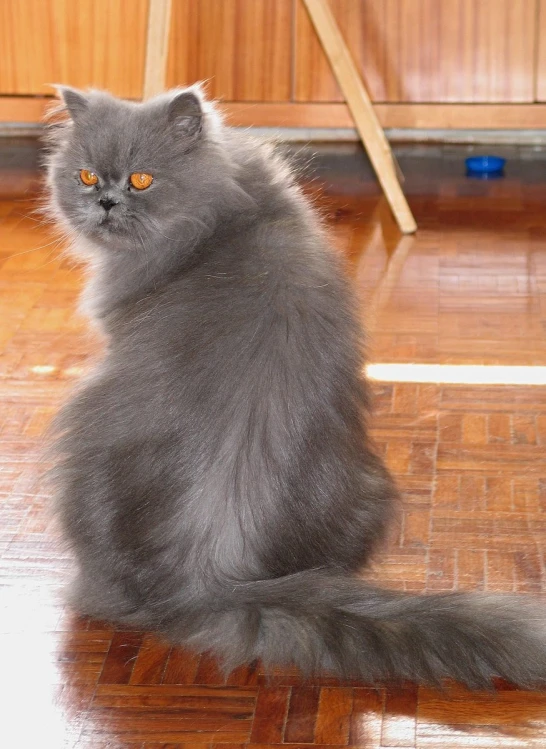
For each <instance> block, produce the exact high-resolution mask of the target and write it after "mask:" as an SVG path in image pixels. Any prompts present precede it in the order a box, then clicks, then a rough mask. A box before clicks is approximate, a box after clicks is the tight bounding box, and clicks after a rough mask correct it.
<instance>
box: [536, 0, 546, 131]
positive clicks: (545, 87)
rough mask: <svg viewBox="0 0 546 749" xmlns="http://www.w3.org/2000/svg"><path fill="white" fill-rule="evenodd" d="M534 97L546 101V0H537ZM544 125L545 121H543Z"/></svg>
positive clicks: (545, 124)
mask: <svg viewBox="0 0 546 749" xmlns="http://www.w3.org/2000/svg"><path fill="white" fill-rule="evenodd" d="M538 2H539V8H538V13H537V24H538V28H537V40H538V50H537V70H536V99H537V101H546V0H538ZM544 126H545V127H546V122H545V123H544Z"/></svg>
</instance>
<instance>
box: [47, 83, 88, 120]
mask: <svg viewBox="0 0 546 749" xmlns="http://www.w3.org/2000/svg"><path fill="white" fill-rule="evenodd" d="M55 88H56V89H57V92H58V94H59V96H60V97H61V99H62V100H63V102H64V105H65V107H66V109H67V111H68V114H69V115H70V117H71V118H72V119H73V120H74V122H75V121H76V120H77V119H79V118H80V117H81V116H82V115H83V114H84V113H85V112H86V111H87V108H88V107H89V100H88V98H87V97H86V95H85V94H84V93H82V92H81V91H78V89H77V88H70V87H69V86H56V87H55Z"/></svg>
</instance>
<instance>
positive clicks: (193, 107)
mask: <svg viewBox="0 0 546 749" xmlns="http://www.w3.org/2000/svg"><path fill="white" fill-rule="evenodd" d="M168 118H169V122H172V123H173V124H174V125H175V127H176V129H177V130H179V131H180V133H182V134H183V135H185V136H187V137H189V138H191V139H192V140H193V139H195V138H198V137H199V135H200V133H201V130H202V129H203V109H202V107H201V100H200V99H199V97H198V96H197V95H196V94H195V93H194V92H193V91H182V92H181V93H179V94H176V95H175V96H174V97H173V98H172V99H171V100H170V102H169V104H168Z"/></svg>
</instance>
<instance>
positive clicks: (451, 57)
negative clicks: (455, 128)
mask: <svg viewBox="0 0 546 749" xmlns="http://www.w3.org/2000/svg"><path fill="white" fill-rule="evenodd" d="M542 1H543V2H544V0H542ZM536 2H537V0H330V3H331V6H332V10H333V12H334V14H335V16H336V18H337V20H338V23H339V25H340V28H341V30H342V32H343V34H344V36H345V39H346V40H347V43H348V45H349V47H350V49H351V52H352V53H353V55H354V57H355V60H356V61H357V64H358V65H359V67H360V69H361V70H362V73H363V76H364V79H365V80H366V83H367V85H368V88H369V90H370V93H371V95H372V98H373V99H374V100H375V101H381V102H436V103H438V102H461V103H464V102H484V103H487V102H531V101H533V100H534V57H535V47H536V42H535V40H536V34H535V23H536V8H537V5H536ZM295 38H296V54H295V99H296V101H341V94H340V92H339V89H338V87H337V84H336V83H335V80H334V78H333V76H332V74H331V72H330V69H329V66H328V64H327V61H326V59H325V57H324V54H323V52H322V50H321V49H320V47H319V44H318V41H317V39H316V36H315V34H314V32H313V29H312V27H311V24H310V21H309V18H308V16H307V13H306V11H305V9H304V8H303V6H302V5H301V4H300V3H298V4H297V7H296V34H295Z"/></svg>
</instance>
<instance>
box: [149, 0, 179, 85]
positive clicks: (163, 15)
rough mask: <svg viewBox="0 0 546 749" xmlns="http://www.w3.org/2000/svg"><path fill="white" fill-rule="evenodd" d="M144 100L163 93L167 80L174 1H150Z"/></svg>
mask: <svg viewBox="0 0 546 749" xmlns="http://www.w3.org/2000/svg"><path fill="white" fill-rule="evenodd" d="M149 3H150V4H149V8H148V30H147V34H146V63H145V68H144V88H143V98H144V99H148V98H150V97H151V96H155V95H156V94H159V93H161V91H163V90H164V89H165V82H166V79H167V56H168V52H169V48H168V45H169V36H170V24H171V6H172V0H149Z"/></svg>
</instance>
